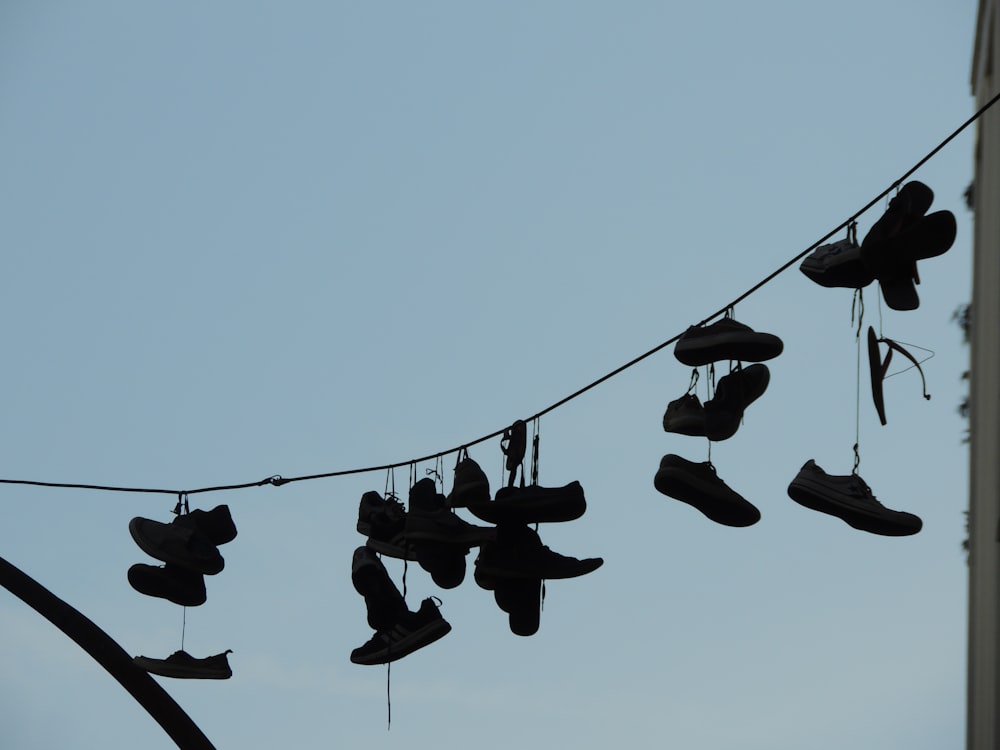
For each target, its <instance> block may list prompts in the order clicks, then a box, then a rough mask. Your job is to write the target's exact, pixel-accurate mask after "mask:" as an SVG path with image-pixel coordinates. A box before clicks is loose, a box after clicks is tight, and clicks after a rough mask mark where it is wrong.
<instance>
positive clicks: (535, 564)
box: [476, 524, 604, 590]
mask: <svg viewBox="0 0 1000 750" xmlns="http://www.w3.org/2000/svg"><path fill="white" fill-rule="evenodd" d="M603 564H604V560H603V559H602V558H600V557H590V558H586V559H584V560H578V559H577V558H575V557H567V556H566V555H560V554H559V553H558V552H553V551H552V550H550V549H549V548H548V547H546V546H545V545H543V544H542V540H541V539H540V538H539V536H538V532H536V531H535V530H534V529H530V528H528V527H527V526H522V525H517V524H511V525H505V526H501V527H500V528H498V530H497V540H496V541H495V542H491V543H490V544H484V545H483V546H482V547H481V548H480V550H479V557H477V558H476V580H477V582H480V577H482V580H483V581H484V582H488V583H492V585H493V586H494V590H495V588H496V586H498V585H500V584H499V581H501V580H506V579H512V578H513V579H529V580H530V579H539V580H542V579H544V580H554V579H557V578H576V577H577V576H582V575H586V574H587V573H592V572H593V571H595V570H597V569H598V568H599V567H601V565H603ZM480 585H482V583H481V582H480Z"/></svg>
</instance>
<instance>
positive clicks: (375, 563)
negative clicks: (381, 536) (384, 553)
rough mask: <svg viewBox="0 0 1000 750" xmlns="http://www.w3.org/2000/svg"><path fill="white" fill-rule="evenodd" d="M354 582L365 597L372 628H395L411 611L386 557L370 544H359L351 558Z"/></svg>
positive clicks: (355, 586)
mask: <svg viewBox="0 0 1000 750" xmlns="http://www.w3.org/2000/svg"><path fill="white" fill-rule="evenodd" d="M351 583H353V584H354V590H355V591H357V592H358V593H359V594H361V596H363V597H364V598H365V606H366V607H367V608H368V625H369V626H370V627H371V628H372V630H386V629H388V628H391V627H392V626H393V625H394V624H395V623H396V622H398V621H399V619H400V617H402V616H403V614H404V613H405V612H406V611H407V609H406V601H404V599H403V595H402V594H400V593H399V589H398V588H396V584H394V583H393V582H392V579H391V578H389V572H388V571H387V570H386V569H385V566H384V565H383V564H382V561H381V560H379V559H378V557H376V556H375V553H374V552H373V551H372V550H371V549H370V548H369V547H358V548H357V549H356V550H354V556H353V558H352V559H351Z"/></svg>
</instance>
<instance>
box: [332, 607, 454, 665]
mask: <svg viewBox="0 0 1000 750" xmlns="http://www.w3.org/2000/svg"><path fill="white" fill-rule="evenodd" d="M450 630H451V625H449V624H448V623H447V622H446V621H445V619H444V618H443V617H441V613H440V612H439V611H438V608H437V606H436V605H435V604H434V601H433V600H432V599H430V598H427V599H424V600H423V602H421V604H420V609H419V610H417V611H416V612H407V613H406V614H405V615H403V616H402V617H401V618H400V620H399V622H397V623H396V624H395V625H393V626H392V628H387V629H385V630H379V631H378V632H376V633H375V635H373V636H372V638H371V640H370V641H368V642H367V643H365V644H364V645H363V646H359V647H358V648H356V649H354V650H353V651H352V652H351V661H352V662H353V663H354V664H364V665H371V664H388V663H389V662H393V661H396V660H397V659H402V658H403V657H404V656H408V655H409V654H412V653H413V652H414V651H416V650H417V649H420V648H423V647H424V646H427V645H430V644H431V643H433V642H434V641H436V640H438V639H439V638H442V637H444V636H445V635H447V634H448V632H449V631H450Z"/></svg>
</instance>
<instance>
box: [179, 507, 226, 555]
mask: <svg viewBox="0 0 1000 750" xmlns="http://www.w3.org/2000/svg"><path fill="white" fill-rule="evenodd" d="M173 522H174V523H175V524H177V525H178V526H193V527H195V528H197V529H198V530H199V531H202V532H204V534H205V536H207V537H208V538H209V539H210V540H211V541H212V544H216V545H218V544H227V543H229V542H231V541H233V539H235V538H236V524H235V523H233V516H232V514H231V513H230V512H229V506H228V505H218V506H216V507H215V508H212V510H200V509H198V508H195V509H194V510H192V511H191V512H190V513H185V514H183V515H180V516H177V518H175V519H174V521H173Z"/></svg>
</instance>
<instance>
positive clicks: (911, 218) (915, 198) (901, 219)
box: [861, 180, 934, 266]
mask: <svg viewBox="0 0 1000 750" xmlns="http://www.w3.org/2000/svg"><path fill="white" fill-rule="evenodd" d="M933 202H934V191H933V190H931V189H930V188H929V187H927V186H926V185H925V184H924V183H922V182H918V181H917V180H913V181H912V182H908V183H906V184H905V185H903V187H902V188H900V190H899V192H898V193H897V194H896V195H895V196H894V197H893V198H892V200H890V201H889V207H888V208H887V209H886V211H885V213H884V214H883V215H882V217H881V218H880V219H879V220H878V221H876V222H875V223H874V224H873V225H872V228H871V229H869V230H868V234H866V235H865V238H864V239H863V240H862V241H861V248H862V258H865V256H866V255H870V254H871V252H872V250H874V249H875V248H877V247H878V246H881V245H884V244H885V243H887V242H889V241H891V240H893V239H894V238H895V237H896V236H898V235H899V233H900V232H902V231H903V230H905V229H907V228H908V227H911V226H913V225H914V224H916V223H917V222H918V221H919V220H920V218H921V217H922V216H923V215H924V214H926V213H927V209H929V208H930V207H931V203H933ZM865 264H866V265H869V266H872V264H871V263H870V262H869V260H868V259H866V260H865Z"/></svg>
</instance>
